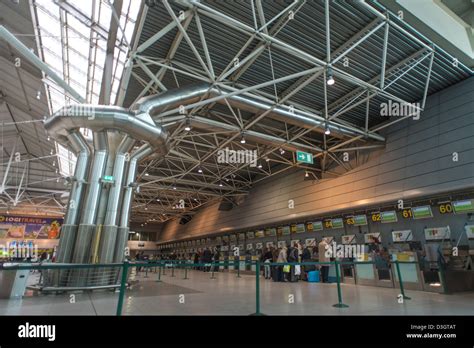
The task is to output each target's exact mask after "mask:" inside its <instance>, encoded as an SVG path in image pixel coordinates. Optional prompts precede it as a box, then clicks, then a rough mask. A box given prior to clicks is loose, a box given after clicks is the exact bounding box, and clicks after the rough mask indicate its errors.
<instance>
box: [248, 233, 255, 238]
mask: <svg viewBox="0 0 474 348" xmlns="http://www.w3.org/2000/svg"><path fill="white" fill-rule="evenodd" d="M247 238H248V239H254V238H255V233H254V232H247Z"/></svg>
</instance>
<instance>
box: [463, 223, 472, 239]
mask: <svg viewBox="0 0 474 348" xmlns="http://www.w3.org/2000/svg"><path fill="white" fill-rule="evenodd" d="M464 230H465V231H466V235H467V239H474V225H466V226H464Z"/></svg>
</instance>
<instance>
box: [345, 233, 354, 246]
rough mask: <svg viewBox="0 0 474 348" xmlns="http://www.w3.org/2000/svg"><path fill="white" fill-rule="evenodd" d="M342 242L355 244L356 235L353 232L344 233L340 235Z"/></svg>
mask: <svg viewBox="0 0 474 348" xmlns="http://www.w3.org/2000/svg"><path fill="white" fill-rule="evenodd" d="M341 240H342V244H346V245H347V244H355V243H356V236H355V234H346V235H344V236H342V237H341Z"/></svg>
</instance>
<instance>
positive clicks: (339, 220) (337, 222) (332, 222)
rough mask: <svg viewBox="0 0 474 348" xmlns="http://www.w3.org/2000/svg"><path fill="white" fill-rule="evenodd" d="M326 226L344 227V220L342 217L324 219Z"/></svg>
mask: <svg viewBox="0 0 474 348" xmlns="http://www.w3.org/2000/svg"><path fill="white" fill-rule="evenodd" d="M324 227H326V228H332V229H335V228H343V227H344V220H343V219H342V218H335V219H328V220H325V221H324Z"/></svg>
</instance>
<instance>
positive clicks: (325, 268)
mask: <svg viewBox="0 0 474 348" xmlns="http://www.w3.org/2000/svg"><path fill="white" fill-rule="evenodd" d="M328 248H329V245H328V243H327V242H326V239H324V238H323V240H322V241H321V242H320V243H319V245H318V249H319V250H318V254H319V262H329V261H330V258H329V257H328V256H327V255H326V251H327V249H328ZM320 266H321V268H320V269H321V282H322V283H327V282H328V275H329V264H323V265H320Z"/></svg>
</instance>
